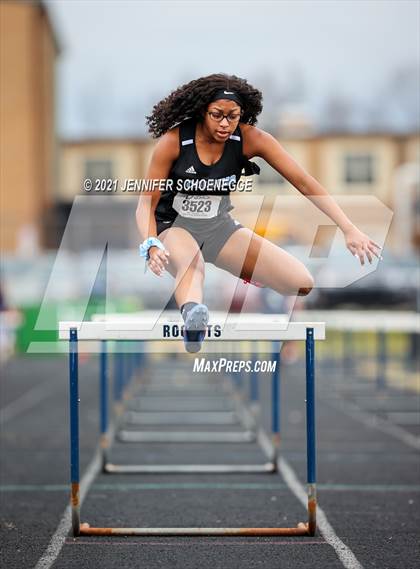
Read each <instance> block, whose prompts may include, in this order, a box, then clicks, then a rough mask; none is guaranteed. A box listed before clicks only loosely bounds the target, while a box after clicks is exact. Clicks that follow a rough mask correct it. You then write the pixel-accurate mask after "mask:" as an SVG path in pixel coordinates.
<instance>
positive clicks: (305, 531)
mask: <svg viewBox="0 0 420 569" xmlns="http://www.w3.org/2000/svg"><path fill="white" fill-rule="evenodd" d="M79 535H126V536H129V535H139V536H174V537H176V536H197V535H201V536H216V535H223V536H242V537H243V536H248V537H257V536H258V537H261V536H309V535H313V534H310V533H309V528H308V524H306V523H303V522H300V523H299V524H298V525H297V526H296V527H294V528H293V527H292V528H95V527H90V526H89V524H87V523H83V524H81V525H80V529H79Z"/></svg>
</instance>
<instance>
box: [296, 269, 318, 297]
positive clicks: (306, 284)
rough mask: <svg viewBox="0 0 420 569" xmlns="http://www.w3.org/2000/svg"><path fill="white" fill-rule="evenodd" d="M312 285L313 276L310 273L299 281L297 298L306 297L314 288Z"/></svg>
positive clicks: (313, 282)
mask: <svg viewBox="0 0 420 569" xmlns="http://www.w3.org/2000/svg"><path fill="white" fill-rule="evenodd" d="M314 284H315V281H314V278H313V276H312V275H311V274H310V273H308V274H307V275H305V278H304V279H303V281H301V285H300V287H299V290H298V296H308V294H309V293H310V292H311V290H312V289H313V288H314Z"/></svg>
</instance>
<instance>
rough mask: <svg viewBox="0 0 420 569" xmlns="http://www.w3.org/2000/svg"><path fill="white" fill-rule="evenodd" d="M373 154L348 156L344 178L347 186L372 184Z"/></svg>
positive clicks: (346, 157) (345, 160)
mask: <svg viewBox="0 0 420 569" xmlns="http://www.w3.org/2000/svg"><path fill="white" fill-rule="evenodd" d="M373 166H374V164H373V156H372V154H347V155H346V156H345V158H344V168H345V173H344V178H345V181H346V183H347V184H372V183H373V179H374V175H373Z"/></svg>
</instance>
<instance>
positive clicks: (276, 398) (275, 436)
mask: <svg viewBox="0 0 420 569" xmlns="http://www.w3.org/2000/svg"><path fill="white" fill-rule="evenodd" d="M272 347H273V350H272V360H273V361H274V362H275V364H276V365H275V368H274V371H273V374H272V376H271V433H272V435H271V442H272V445H273V459H272V460H273V470H274V471H276V470H277V459H278V455H279V449H280V362H281V359H280V350H281V344H280V342H273V343H272Z"/></svg>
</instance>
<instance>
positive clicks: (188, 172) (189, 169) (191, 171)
mask: <svg viewBox="0 0 420 569" xmlns="http://www.w3.org/2000/svg"><path fill="white" fill-rule="evenodd" d="M185 172H186V173H187V174H197V172H196V171H195V168H194V166H190V167H189V168H187V169H186V170H185Z"/></svg>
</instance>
